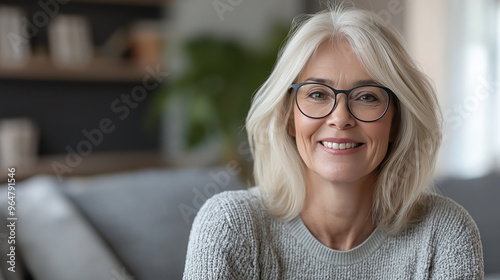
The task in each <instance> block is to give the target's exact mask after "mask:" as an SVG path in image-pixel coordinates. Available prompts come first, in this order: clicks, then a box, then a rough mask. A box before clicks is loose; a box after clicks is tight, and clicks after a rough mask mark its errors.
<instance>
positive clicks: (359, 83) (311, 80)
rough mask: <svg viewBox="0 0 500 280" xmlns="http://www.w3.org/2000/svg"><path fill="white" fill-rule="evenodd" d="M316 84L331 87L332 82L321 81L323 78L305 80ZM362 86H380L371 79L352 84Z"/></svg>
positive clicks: (327, 80)
mask: <svg viewBox="0 0 500 280" xmlns="http://www.w3.org/2000/svg"><path fill="white" fill-rule="evenodd" d="M308 81H309V82H316V83H322V84H327V85H333V84H334V83H333V81H332V80H329V79H323V78H316V77H310V78H307V79H306V82H308ZM362 85H380V84H379V83H378V82H377V81H375V80H373V79H363V80H358V81H356V82H354V84H353V86H354V87H357V86H362Z"/></svg>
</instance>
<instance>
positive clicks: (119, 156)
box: [0, 151, 168, 184]
mask: <svg viewBox="0 0 500 280" xmlns="http://www.w3.org/2000/svg"><path fill="white" fill-rule="evenodd" d="M65 160H66V155H53V156H44V157H41V158H39V159H38V160H37V161H36V162H34V163H32V164H20V165H17V166H15V168H16V177H15V178H16V181H22V180H26V179H28V178H30V177H33V176H36V175H42V174H44V175H52V176H56V171H54V168H53V167H52V164H53V163H54V162H59V163H60V164H65ZM166 167H168V164H167V163H166V161H165V160H164V159H163V158H162V157H161V155H160V152H154V151H136V152H106V153H104V152H102V153H94V154H92V155H89V156H87V157H84V158H83V160H82V162H81V164H79V165H78V166H76V167H74V168H71V170H72V172H66V173H63V172H62V171H60V172H61V174H62V178H66V177H72V176H94V175H102V174H110V173H119V172H127V171H134V170H140V169H148V168H166ZM4 169H5V170H7V168H4ZM7 179H8V178H7V171H5V172H4V173H3V174H0V184H4V183H7Z"/></svg>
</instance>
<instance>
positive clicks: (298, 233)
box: [289, 216, 387, 265]
mask: <svg viewBox="0 0 500 280" xmlns="http://www.w3.org/2000/svg"><path fill="white" fill-rule="evenodd" d="M289 227H290V232H291V234H292V235H293V236H294V237H295V238H296V239H297V241H298V242H299V243H301V244H302V245H303V246H304V248H305V249H306V250H307V251H308V252H309V253H310V254H311V255H312V256H314V257H316V258H318V259H319V260H322V261H324V262H326V263H330V264H333V265H351V264H354V263H358V262H360V261H361V260H363V259H365V258H367V257H368V256H370V255H371V254H372V253H373V252H375V251H376V250H377V249H378V248H380V246H381V245H382V243H383V242H384V240H385V239H386V238H387V233H385V232H384V231H383V230H381V229H379V228H375V230H374V231H373V232H372V233H371V234H370V236H369V237H368V238H367V239H366V240H365V241H363V243H361V244H360V245H358V246H356V247H354V248H352V249H350V250H348V251H339V250H334V249H331V248H328V247H326V246H325V245H323V244H322V243H321V242H319V241H318V240H317V239H316V238H315V237H314V236H313V235H312V234H311V232H310V231H309V229H308V228H307V227H306V225H305V224H304V222H303V221H302V219H301V218H300V216H297V217H296V218H295V219H293V220H291V221H290V222H289Z"/></svg>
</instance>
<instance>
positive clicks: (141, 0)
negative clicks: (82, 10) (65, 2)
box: [72, 0, 171, 6]
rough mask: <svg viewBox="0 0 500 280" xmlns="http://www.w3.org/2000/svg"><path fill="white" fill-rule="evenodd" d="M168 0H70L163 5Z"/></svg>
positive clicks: (168, 0)
mask: <svg viewBox="0 0 500 280" xmlns="http://www.w3.org/2000/svg"><path fill="white" fill-rule="evenodd" d="M170 1H171V0H73V1H72V2H82V3H96V4H113V5H137V6H163V5H165V4H167V3H168V2H170Z"/></svg>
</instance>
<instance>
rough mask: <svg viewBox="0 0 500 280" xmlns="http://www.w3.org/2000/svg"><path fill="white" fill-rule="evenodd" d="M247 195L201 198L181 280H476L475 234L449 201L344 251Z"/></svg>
mask: <svg viewBox="0 0 500 280" xmlns="http://www.w3.org/2000/svg"><path fill="white" fill-rule="evenodd" d="M256 195H258V192H254V191H228V192H224V193H221V194H218V195H216V196H214V197H212V198H211V199H209V200H208V201H207V202H206V203H205V204H204V205H203V207H202V208H201V209H200V211H199V213H198V215H197V216H196V218H195V220H194V224H193V227H192V229H191V235H190V238H189V246H188V251H187V259H186V266H185V270H184V279H238V280H240V279H482V278H483V255H482V246H481V241H480V238H479V231H478V229H477V227H476V224H475V223H474V221H473V220H472V218H471V217H470V216H469V214H468V213H467V212H466V211H465V210H464V209H463V208H462V207H461V206H459V205H457V204H456V203H455V202H453V201H452V200H450V199H447V198H444V197H441V196H437V195H431V196H429V198H428V206H429V212H428V214H427V216H426V218H425V220H423V221H422V222H420V223H418V224H416V225H414V226H412V227H410V228H408V229H406V230H405V231H403V232H401V233H400V234H398V235H395V236H392V235H388V234H386V233H385V232H383V231H382V230H380V229H375V231H374V232H373V233H372V234H371V235H370V237H369V238H368V239H366V240H365V241H364V242H363V243H362V244H361V245H359V246H357V247H356V248H353V249H351V250H349V251H336V250H333V249H330V248H328V247H326V246H324V245H322V244H321V243H320V242H319V241H318V240H316V239H315V238H314V237H313V235H312V234H311V233H310V232H309V231H308V229H307V228H306V227H305V225H304V224H303V223H302V220H301V219H300V217H297V218H295V219H294V220H292V221H290V222H285V221H281V220H279V219H276V218H273V217H272V216H270V215H269V214H268V213H267V212H266V211H265V210H264V208H263V207H262V205H261V204H260V200H259V199H258V198H257V197H256Z"/></svg>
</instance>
